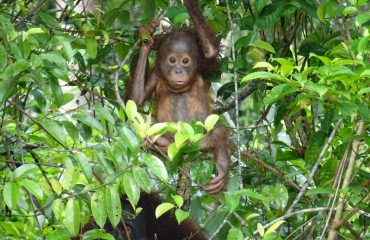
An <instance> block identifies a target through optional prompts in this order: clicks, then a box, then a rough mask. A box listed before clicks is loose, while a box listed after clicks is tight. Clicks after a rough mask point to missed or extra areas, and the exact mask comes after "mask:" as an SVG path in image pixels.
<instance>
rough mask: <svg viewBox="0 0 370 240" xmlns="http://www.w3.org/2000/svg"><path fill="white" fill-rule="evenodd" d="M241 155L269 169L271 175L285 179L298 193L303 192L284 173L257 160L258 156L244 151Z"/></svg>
mask: <svg viewBox="0 0 370 240" xmlns="http://www.w3.org/2000/svg"><path fill="white" fill-rule="evenodd" d="M241 155H242V156H243V157H245V158H247V159H249V160H252V161H253V162H255V163H257V164H259V165H260V166H262V167H263V168H265V169H267V170H268V171H270V172H271V173H273V174H275V175H276V176H278V177H279V178H281V179H284V180H285V181H286V182H287V184H288V185H289V186H290V187H291V188H292V189H294V190H296V191H297V192H299V191H300V190H301V188H300V187H299V186H298V185H297V184H296V183H295V182H293V181H292V180H289V179H287V178H286V177H285V176H284V174H283V173H282V172H280V171H279V170H277V169H276V168H274V167H273V166H271V165H269V164H267V163H265V162H264V161H262V160H261V159H259V158H257V157H256V156H254V155H253V154H251V153H249V152H247V151H242V152H241Z"/></svg>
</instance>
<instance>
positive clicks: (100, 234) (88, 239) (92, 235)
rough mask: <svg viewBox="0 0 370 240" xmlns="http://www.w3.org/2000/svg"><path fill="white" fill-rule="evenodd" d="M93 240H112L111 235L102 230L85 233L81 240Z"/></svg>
mask: <svg viewBox="0 0 370 240" xmlns="http://www.w3.org/2000/svg"><path fill="white" fill-rule="evenodd" d="M93 239H105V240H114V239H115V238H114V237H113V236H112V234H110V233H107V232H106V231H105V230H104V229H93V230H89V231H87V232H85V233H84V234H83V236H82V240H93Z"/></svg>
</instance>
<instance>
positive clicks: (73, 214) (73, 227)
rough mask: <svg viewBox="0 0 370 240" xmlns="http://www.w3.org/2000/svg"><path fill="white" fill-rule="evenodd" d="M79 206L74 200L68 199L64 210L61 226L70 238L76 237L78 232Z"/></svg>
mask: <svg viewBox="0 0 370 240" xmlns="http://www.w3.org/2000/svg"><path fill="white" fill-rule="evenodd" d="M80 220H81V212H80V204H79V203H78V201H77V200H76V199H75V198H70V199H68V202H67V205H66V208H65V210H64V220H63V224H64V226H65V227H66V228H67V230H68V232H69V233H70V234H71V235H72V236H77V235H78V233H79V231H80V223H81V221H80Z"/></svg>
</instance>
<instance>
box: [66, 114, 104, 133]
mask: <svg viewBox="0 0 370 240" xmlns="http://www.w3.org/2000/svg"><path fill="white" fill-rule="evenodd" d="M73 118H75V119H77V120H79V121H81V122H83V123H84V124H86V125H88V126H90V127H91V128H93V129H96V130H98V131H99V132H102V133H104V132H105V129H104V128H103V126H102V125H101V124H100V122H99V121H98V120H96V119H95V118H94V117H92V116H90V115H88V114H75V115H73Z"/></svg>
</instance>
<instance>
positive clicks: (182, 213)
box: [175, 209, 190, 224]
mask: <svg viewBox="0 0 370 240" xmlns="http://www.w3.org/2000/svg"><path fill="white" fill-rule="evenodd" d="M189 215H190V213H189V212H185V211H183V210H181V209H176V211H175V217H176V220H177V222H178V224H181V223H182V222H183V221H184V220H185V219H187V218H188V217H189Z"/></svg>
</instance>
